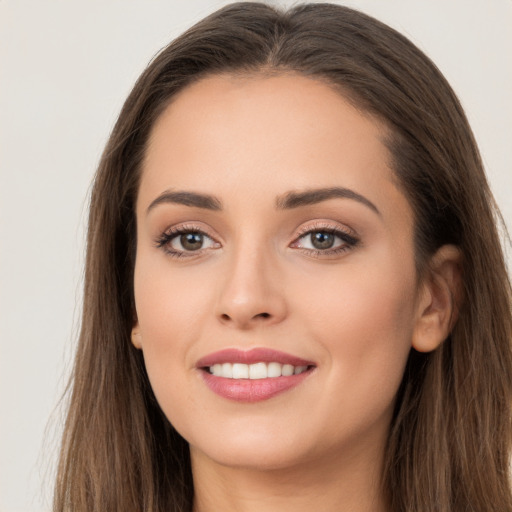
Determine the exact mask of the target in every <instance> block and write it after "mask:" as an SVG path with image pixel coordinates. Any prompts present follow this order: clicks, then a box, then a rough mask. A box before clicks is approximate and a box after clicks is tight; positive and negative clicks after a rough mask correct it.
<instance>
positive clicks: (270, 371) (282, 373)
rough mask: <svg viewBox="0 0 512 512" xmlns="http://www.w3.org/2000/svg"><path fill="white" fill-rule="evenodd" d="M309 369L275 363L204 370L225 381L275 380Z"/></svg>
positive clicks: (221, 366) (236, 364)
mask: <svg viewBox="0 0 512 512" xmlns="http://www.w3.org/2000/svg"><path fill="white" fill-rule="evenodd" d="M308 368H311V366H309V365H304V366H293V365H291V364H281V363H278V362H276V361H272V362H270V363H264V362H259V363H254V364H243V363H222V364H220V363H217V364H214V365H213V366H209V367H207V368H204V370H206V371H208V372H209V373H210V374H212V375H215V377H224V378H225V379H250V380H258V379H277V378H279V377H290V376H292V375H300V374H301V373H304V372H305V371H307V370H308Z"/></svg>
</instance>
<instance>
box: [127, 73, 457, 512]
mask: <svg viewBox="0 0 512 512" xmlns="http://www.w3.org/2000/svg"><path fill="white" fill-rule="evenodd" d="M385 135H386V129H385V128H384V126H383V125H382V124H381V123H379V122H377V121H376V120H375V119H373V118H371V117H369V116H367V115H363V114H362V113H361V112H359V111H357V110H356V109H355V108H354V107H353V106H351V104H350V103H348V102H347V101H346V100H345V99H344V98H343V97H342V96H341V95H340V94H339V93H338V92H336V91H334V90H333V89H332V88H330V87H328V86H327V85H325V84H324V83H322V82H319V81H315V80H312V79H308V78H305V77H301V76H297V75H293V74H284V75H279V76H273V77H265V76H246V77H233V76H213V77H208V78H205V79H203V80H201V81H199V82H198V83H195V84H193V85H192V86H189V87H188V88H186V89H185V90H184V91H182V92H181V93H180V94H179V95H178V96H177V97H176V98H175V99H174V101H173V102H172V103H171V104H170V106H168V108H167V109H166V111H165V112H164V113H163V114H162V116H161V118H160V119H159V120H158V122H157V123H156V125H155V127H154V129H153V132H152V135H151V139H150V143H149V145H148V148H147V153H146V159H145V162H144V165H143V171H142V178H141V183H140V190H139V196H138V201H137V237H138V245H137V256H136V265H135V301H136V312H137V322H136V323H135V325H134V328H133V333H132V341H133V343H134V345H135V346H136V347H137V348H140V349H141V350H142V351H143V354H144V359H145V363H146V367H147V372H148V375H149V378H150V381H151V385H152V387H153V390H154V392H155V395H156V397H157V400H158V402H159V404H160V406H161V407H162V409H163V411H164V412H165V414H166V415H167V417H168V418H169V420H170V421H171V422H172V423H173V425H174V426H175V427H176V429H177V430H178V431H179V432H180V433H181V434H182V435H183V437H184V438H185V439H186V440H187V441H188V442H189V443H190V447H191V458H192V466H193V474H194V486H195V492H196V496H195V505H194V507H195V511H196V512H207V511H210V510H211V511H214V510H217V511H218V510H223V511H230V510H237V511H246V512H249V511H258V510H265V511H266V512H269V511H274V510H276V511H277V510H280V511H281V510H295V511H301V510H308V511H309V510H310V509H311V507H316V508H317V509H319V510H324V511H334V510H336V511H338V510H351V511H352V510H353V511H370V510H371V511H372V512H375V511H384V510H387V509H386V500H385V496H384V495H383V493H382V491H381V489H380V487H379V484H380V474H381V471H382V461H383V452H384V448H385V442H386V436H387V434H388V430H389V425H390V421H391V415H392V410H393V405H394V400H395V395H396V392H397V389H398V386H399V384H400V381H401V378H402V374H403V370H404V366H405V363H406V360H407V356H408V354H409V351H410V349H411V346H414V347H415V348H417V349H419V350H424V351H428V350H432V349H434V348H436V346H437V345H438V344H439V343H441V342H442V340H443V339H444V338H445V337H446V335H447V332H448V329H449V323H450V316H451V295H452V294H453V293H452V292H453V289H454V283H455V281H456V272H455V271H454V268H455V263H454V262H455V261H456V259H457V255H456V251H454V250H453V248H449V247H448V248H443V249H442V250H441V251H440V252H439V253H438V254H437V255H436V259H434V260H433V271H432V274H431V275H432V277H431V278H430V279H427V280H425V281H424V282H422V283H418V277H417V275H416V270H415V262H414V247H413V230H414V222H413V214H412V211H411V207H410V204H409V202H408V201H407V199H406V198H405V197H404V195H403V194H402V192H401V191H400V190H399V189H398V188H397V186H396V182H395V180H394V176H393V171H392V169H391V168H390V166H389V161H390V155H389V152H388V150H387V149H386V147H385V145H384V144H383V137H384V136H385ZM330 187H343V188H345V189H350V190H351V191H353V192H356V193H357V194H360V195H361V196H362V197H364V198H365V199H366V200H367V201H369V202H371V203H372V205H374V206H375V208H376V209H377V210H378V212H376V211H375V210H374V209H373V208H372V207H370V206H369V205H368V204H365V203H364V202H361V201H360V200H356V199H354V198H346V197H345V198H342V197H335V198H330V199H327V200H324V201H320V202H318V203H315V204H310V205H301V206H298V207H296V208H290V209H278V208H276V199H277V198H281V200H282V199H283V197H286V194H288V193H290V192H302V191H304V190H307V189H313V188H315V189H316V188H330ZM168 191H188V192H194V193H201V194H210V195H213V196H215V197H216V198H217V199H218V200H219V202H220V203H222V209H217V210H212V209H207V208H201V207H197V206H186V205H183V204H176V203H172V202H167V201H163V200H161V201H160V202H158V201H157V204H154V205H153V207H151V208H150V205H151V204H152V203H154V202H155V200H156V199H157V198H159V197H161V196H162V194H164V193H166V192H168ZM148 208H149V211H148ZM173 227H174V228H176V227H182V228H184V229H185V230H186V229H188V230H189V231H190V229H192V228H193V229H194V230H198V229H199V230H201V231H203V232H204V233H205V234H206V237H205V238H203V246H202V248H200V249H199V250H195V251H193V250H191V251H188V252H186V253H185V254H182V257H180V258H177V257H173V256H172V255H171V254H169V250H171V251H176V250H179V251H181V252H182V253H183V252H184V249H183V246H180V244H179V240H180V239H179V236H178V237H176V238H174V239H173V241H172V242H168V243H167V244H166V245H164V246H159V245H161V244H159V243H158V240H159V239H161V237H162V234H164V233H166V232H169V229H171V228H173ZM326 229H336V230H341V231H342V232H346V233H349V234H350V236H351V237H352V239H355V240H357V243H355V244H350V243H347V242H346V241H343V240H342V239H341V238H336V239H335V242H334V246H335V248H338V249H339V248H341V249H340V251H338V253H336V254H333V253H332V252H331V253H328V252H327V251H325V250H322V251H317V252H316V253H315V252H314V247H313V246H312V242H311V238H310V236H309V235H304V232H305V231H307V230H309V231H311V230H316V231H317V232H318V231H320V232H322V230H323V231H324V232H325V230H326ZM255 347H266V348H272V349H276V350H280V351H283V352H287V353H289V354H292V355H295V356H298V357H301V358H304V359H307V360H310V361H314V363H315V366H316V367H315V369H314V371H313V372H311V374H310V375H309V376H308V377H307V378H306V379H305V380H304V381H303V382H302V383H301V384H300V385H299V386H297V387H295V388H293V389H291V390H289V391H286V392H285V393H282V394H280V395H278V396H275V397H273V398H271V399H268V400H264V401H261V402H256V403H250V404H244V403H238V402H234V401H231V400H227V399H225V398H223V397H220V396H218V395H216V394H214V393H213V392H212V391H211V390H210V389H209V388H208V387H207V386H206V385H205V384H204V382H203V379H202V377H201V375H200V370H198V369H197V368H196V362H197V361H198V360H199V359H200V358H201V357H204V356H206V355H207V354H210V353H212V352H215V351H218V350H222V349H226V348H238V349H241V350H247V349H250V348H255Z"/></svg>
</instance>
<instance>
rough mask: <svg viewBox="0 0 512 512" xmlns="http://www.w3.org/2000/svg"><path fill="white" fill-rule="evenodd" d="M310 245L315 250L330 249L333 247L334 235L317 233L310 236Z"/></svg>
mask: <svg viewBox="0 0 512 512" xmlns="http://www.w3.org/2000/svg"><path fill="white" fill-rule="evenodd" d="M311 243H312V244H313V247H315V248H316V249H330V248H331V247H332V246H333V245H334V235H333V234H332V233H325V232H322V231H319V232H317V233H313V234H312V235H311Z"/></svg>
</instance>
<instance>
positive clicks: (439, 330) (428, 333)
mask: <svg viewBox="0 0 512 512" xmlns="http://www.w3.org/2000/svg"><path fill="white" fill-rule="evenodd" d="M460 299H461V253H460V250H459V249H458V248H457V247H455V246H454V245H444V246H443V247H441V248H440V249H439V250H438V251H437V252H436V253H435V254H434V256H433V257H432V259H431V261H430V265H429V270H428V275H427V276H426V277H425V279H424V282H423V286H422V290H421V291H420V296H419V299H418V309H417V320H416V324H415V326H414V332H413V338H412V346H413V348H415V349H416V350H417V351H418V352H431V351H432V350H435V349H436V348H437V347H439V345H441V344H442V343H443V342H444V340H445V339H446V338H447V337H448V335H449V334H450V331H451V330H452V328H453V326H454V325H455V322H456V320H457V313H458V306H459V304H460Z"/></svg>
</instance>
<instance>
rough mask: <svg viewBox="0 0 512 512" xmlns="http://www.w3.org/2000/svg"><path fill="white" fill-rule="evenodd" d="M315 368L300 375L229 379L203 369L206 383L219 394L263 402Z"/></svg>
mask: <svg viewBox="0 0 512 512" xmlns="http://www.w3.org/2000/svg"><path fill="white" fill-rule="evenodd" d="M312 370H313V368H309V369H307V370H306V371H305V372H302V373H299V374H298V375H290V376H288V377H273V378H267V379H227V378H225V377H216V376H215V375H212V374H211V373H209V372H207V371H205V370H201V374H202V377H203V380H204V381H205V383H206V385H207V386H208V387H209V388H210V389H211V390H212V391H213V392H214V393H216V394H217V395H219V396H221V397H223V398H227V399H228V400H233V401H235V402H261V401H262V400H268V399H269V398H272V397H274V396H276V395H279V394H281V393H284V392H285V391H289V390H290V389H293V388H294V387H296V386H298V385H299V384H300V383H301V382H302V381H303V380H304V379H306V378H307V377H308V376H309V375H310V373H311V372H312Z"/></svg>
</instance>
